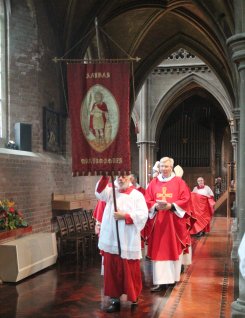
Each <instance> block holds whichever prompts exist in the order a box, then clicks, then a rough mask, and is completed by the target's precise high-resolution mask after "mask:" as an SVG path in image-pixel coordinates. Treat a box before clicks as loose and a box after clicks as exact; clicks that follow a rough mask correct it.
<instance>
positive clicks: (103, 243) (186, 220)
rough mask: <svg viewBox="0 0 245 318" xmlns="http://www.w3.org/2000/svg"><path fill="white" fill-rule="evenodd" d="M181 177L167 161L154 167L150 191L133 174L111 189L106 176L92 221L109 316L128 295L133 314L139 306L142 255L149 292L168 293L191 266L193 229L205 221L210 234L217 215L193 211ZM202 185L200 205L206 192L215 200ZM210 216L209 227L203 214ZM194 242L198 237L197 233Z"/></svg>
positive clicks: (179, 170) (100, 183) (118, 179)
mask: <svg viewBox="0 0 245 318" xmlns="http://www.w3.org/2000/svg"><path fill="white" fill-rule="evenodd" d="M176 174H179V175H176ZM182 175H183V170H182V168H181V167H180V166H178V167H177V168H176V169H175V170H174V160H173V159H172V158H169V157H163V158H162V159H161V160H160V161H159V162H156V164H155V166H154V169H153V176H154V177H153V179H152V180H151V182H150V183H149V184H148V186H147V188H146V189H143V188H142V187H140V186H139V184H138V183H137V180H136V178H135V175H134V174H130V175H119V176H117V177H116V180H115V181H114V182H113V185H112V184H109V179H110V178H109V177H108V176H106V175H104V176H102V177H101V179H100V180H99V181H98V183H97V185H96V189H95V194H96V197H97V199H98V203H97V206H96V208H95V210H94V212H93V216H94V218H95V220H96V227H95V231H96V234H98V235H99V243H98V248H99V251H100V254H101V255H102V268H103V270H102V271H101V273H102V275H103V276H104V294H105V296H109V297H110V304H109V306H108V307H106V308H105V309H104V310H105V311H106V312H107V313H113V312H118V311H120V297H121V296H122V295H126V297H127V300H128V301H130V302H131V307H132V308H133V307H135V306H138V300H139V297H140V294H141V291H142V277H141V266H140V260H141V259H142V254H144V256H145V255H146V254H145V247H147V259H148V260H149V262H151V265H152V282H153V287H152V288H151V292H163V291H165V292H166V290H167V289H168V288H169V286H174V285H175V284H176V283H178V282H179V281H180V279H181V272H182V271H183V266H184V265H190V264H191V233H192V232H193V229H194V226H195V223H196V222H201V221H202V222H203V223H202V225H203V224H204V227H205V228H208V229H209V231H210V222H211V218H212V213H213V212H212V211H211V210H209V209H208V208H206V209H205V208H203V206H202V205H203V204H201V209H199V206H198V205H197V208H196V210H195V209H194V208H193V204H192V197H191V192H190V189H189V187H188V185H187V184H186V183H185V181H184V180H183V179H182ZM198 181H199V183H198V190H199V191H201V193H200V194H199V197H200V200H202V199H203V197H204V198H205V197H206V196H205V194H206V192H205V194H204V190H206V189H208V190H209V192H210V196H211V194H212V190H211V189H210V188H209V187H208V186H204V180H203V178H202V177H199V178H198ZM113 190H114V192H113ZM195 191H196V187H195V189H194V190H193V192H194V193H195ZM143 193H144V194H143ZM208 213H209V215H208V216H207V219H208V224H206V226H205V222H204V221H203V217H202V214H208ZM200 215H201V216H200ZM199 216H200V217H201V218H202V219H201V221H199ZM206 231H208V230H206ZM203 235H204V234H203ZM196 236H198V237H199V236H200V235H199V232H198V233H197V235H196ZM142 241H143V242H144V243H146V245H144V244H142ZM142 252H143V253H142ZM187 259H188V261H187Z"/></svg>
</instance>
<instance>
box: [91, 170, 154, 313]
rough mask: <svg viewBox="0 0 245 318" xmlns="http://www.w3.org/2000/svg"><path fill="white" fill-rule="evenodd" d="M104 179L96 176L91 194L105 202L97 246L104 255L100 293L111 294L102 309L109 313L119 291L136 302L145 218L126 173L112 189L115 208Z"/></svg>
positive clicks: (116, 306) (116, 305) (114, 308)
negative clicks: (101, 290) (108, 301)
mask: <svg viewBox="0 0 245 318" xmlns="http://www.w3.org/2000/svg"><path fill="white" fill-rule="evenodd" d="M108 181H109V177H105V176H103V177H102V178H101V179H100V181H99V182H98V183H97V185H96V189H95V195H96V197H97V198H98V199H99V200H102V201H105V202H106V206H105V210H104V212H103V218H102V222H101V228H100V236H99V243H98V246H99V249H100V250H101V251H103V256H104V293H105V295H106V296H110V297H111V304H110V306H109V307H108V308H107V309H106V311H107V312H109V313H112V312H116V311H120V296H121V295H122V294H126V295H127V299H128V300H129V301H131V302H132V304H133V305H136V304H137V300H138V297H139V294H140V292H141V290H142V280H141V271H140V259H141V258H142V254H141V236H140V232H141V230H142V229H143V228H144V226H145V223H146V221H147V218H148V208H147V205H146V202H145V198H144V196H143V194H142V193H141V192H139V191H137V190H136V189H135V187H134V186H133V185H132V183H131V182H130V179H129V176H119V177H117V187H116V189H115V199H116V205H117V211H115V208H114V199H113V189H112V187H109V186H108V185H107V184H108ZM116 221H117V222H118V232H117V226H116ZM119 244H120V245H119ZM119 250H120V255H119Z"/></svg>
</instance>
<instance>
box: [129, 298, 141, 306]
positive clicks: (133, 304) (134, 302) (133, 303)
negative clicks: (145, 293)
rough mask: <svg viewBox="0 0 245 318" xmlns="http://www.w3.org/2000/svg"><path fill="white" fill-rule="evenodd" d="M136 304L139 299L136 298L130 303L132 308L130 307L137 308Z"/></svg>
mask: <svg viewBox="0 0 245 318" xmlns="http://www.w3.org/2000/svg"><path fill="white" fill-rule="evenodd" d="M138 302H139V299H138V298H137V299H136V300H135V301H132V304H131V306H132V307H134V306H138Z"/></svg>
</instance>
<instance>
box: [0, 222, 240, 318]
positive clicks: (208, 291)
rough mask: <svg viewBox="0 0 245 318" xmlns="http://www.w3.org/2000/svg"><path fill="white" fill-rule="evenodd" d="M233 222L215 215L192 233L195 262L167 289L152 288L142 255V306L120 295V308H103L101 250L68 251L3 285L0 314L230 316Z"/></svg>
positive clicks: (88, 317) (63, 317) (89, 317)
mask: <svg viewBox="0 0 245 318" xmlns="http://www.w3.org/2000/svg"><path fill="white" fill-rule="evenodd" d="M231 246H232V242H231V236H230V222H228V221H227V219H226V218H224V217H216V218H214V220H213V225H212V231H211V233H210V234H208V235H206V236H204V237H202V238H198V239H197V238H193V264H192V265H190V266H189V267H187V268H186V269H185V272H184V273H183V274H182V276H181V282H179V283H178V284H177V285H176V286H175V287H174V288H169V289H168V290H167V291H166V292H162V293H151V292H150V287H151V285H152V278H151V263H150V261H147V260H142V273H143V284H144V288H143V291H142V294H141V296H140V300H139V306H138V307H137V308H136V309H135V310H134V311H132V310H131V307H130V303H129V302H127V301H126V299H125V298H123V297H122V307H121V312H120V313H115V314H107V313H105V312H104V311H103V308H104V306H106V305H107V303H108V298H107V297H104V296H103V279H102V277H101V275H100V256H98V255H96V256H94V257H93V258H91V259H90V260H89V261H83V262H81V264H79V265H76V262H74V261H72V259H71V258H70V257H69V258H68V259H66V260H62V262H61V261H60V262H58V263H57V264H56V265H55V266H52V267H51V268H48V269H46V270H44V271H42V272H39V273H37V274H35V275H33V276H31V277H29V278H27V279H25V280H23V281H21V282H19V283H18V284H10V283H4V284H2V285H0V317H1V318H12V317H23V318H27V317H30V318H39V317H40V318H41V317H57V318H68V317H69V318H70V317H86V318H92V317H123V318H127V317H135V318H139V317H140V318H141V317H159V318H165V317H166V318H169V317H174V318H184V317H185V318H197V317H202V318H204V317H209V318H216V317H217V318H218V317H221V318H226V317H227V318H228V317H230V305H231V302H232V301H233V289H234V287H233V269H232V264H231V260H230V251H231Z"/></svg>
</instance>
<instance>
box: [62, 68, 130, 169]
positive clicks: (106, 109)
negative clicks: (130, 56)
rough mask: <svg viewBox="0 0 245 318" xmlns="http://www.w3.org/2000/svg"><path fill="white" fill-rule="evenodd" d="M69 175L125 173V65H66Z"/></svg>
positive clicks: (127, 151)
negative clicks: (69, 140)
mask: <svg viewBox="0 0 245 318" xmlns="http://www.w3.org/2000/svg"><path fill="white" fill-rule="evenodd" d="M67 76H68V96H69V112H70V119H71V136H72V171H73V175H87V174H89V173H91V174H100V173H101V172H108V173H111V172H113V173H116V174H117V173H118V172H119V171H121V172H124V171H126V172H129V171H130V170H131V169H130V166H131V165H130V143H129V64H126V63H124V64H68V66H67Z"/></svg>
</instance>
